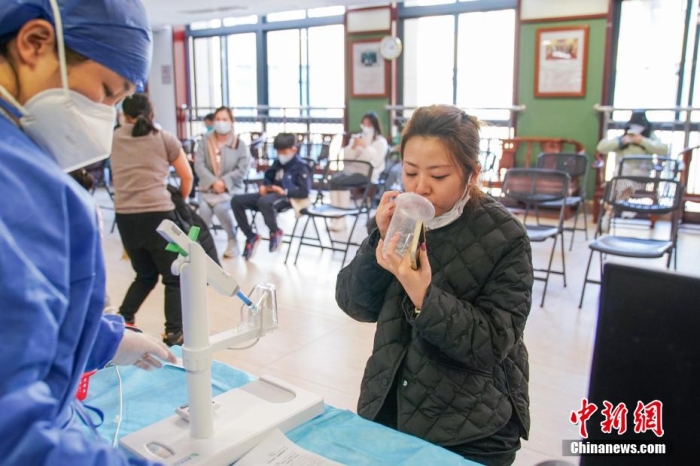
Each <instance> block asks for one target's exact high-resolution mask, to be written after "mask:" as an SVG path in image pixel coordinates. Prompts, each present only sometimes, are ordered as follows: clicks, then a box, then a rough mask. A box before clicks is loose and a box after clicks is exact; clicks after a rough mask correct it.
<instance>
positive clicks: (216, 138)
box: [195, 107, 251, 257]
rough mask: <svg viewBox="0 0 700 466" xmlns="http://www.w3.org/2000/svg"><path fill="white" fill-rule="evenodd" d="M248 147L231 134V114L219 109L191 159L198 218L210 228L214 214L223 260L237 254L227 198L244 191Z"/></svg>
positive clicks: (248, 159)
mask: <svg viewBox="0 0 700 466" xmlns="http://www.w3.org/2000/svg"><path fill="white" fill-rule="evenodd" d="M250 164H251V156H250V152H249V151H248V146H247V145H246V143H245V142H243V141H241V140H240V138H239V137H238V135H236V134H235V133H234V131H233V112H231V109H230V108H228V107H220V108H218V109H217V110H216V111H215V112H214V129H213V131H211V132H210V133H208V134H205V135H204V136H203V137H202V140H201V142H200V143H199V146H198V147H197V154H196V156H195V171H196V172H197V175H199V191H200V204H199V215H201V216H202V219H204V221H205V222H206V223H207V225H209V226H211V224H212V223H211V222H212V219H213V217H214V215H216V218H217V219H218V220H219V224H220V225H221V227H222V228H223V229H224V231H225V232H226V236H227V237H228V244H227V246H226V250H224V257H236V256H238V255H239V254H240V251H239V249H238V243H237V242H236V233H235V224H234V223H233V213H232V212H231V198H232V196H234V195H236V194H241V193H243V192H245V184H244V181H245V177H246V176H247V175H248V170H249V169H250Z"/></svg>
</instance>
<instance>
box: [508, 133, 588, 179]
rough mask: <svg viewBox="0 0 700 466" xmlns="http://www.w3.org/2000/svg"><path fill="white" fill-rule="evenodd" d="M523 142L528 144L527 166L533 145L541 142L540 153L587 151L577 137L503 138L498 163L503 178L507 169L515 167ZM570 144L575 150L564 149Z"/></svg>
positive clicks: (527, 166) (526, 153)
mask: <svg viewBox="0 0 700 466" xmlns="http://www.w3.org/2000/svg"><path fill="white" fill-rule="evenodd" d="M521 144H525V145H526V149H525V165H524V166H525V168H529V167H530V164H531V162H532V154H533V146H534V145H535V144H539V148H540V150H539V153H542V152H544V153H558V152H576V153H578V154H582V153H584V152H585V148H584V146H583V144H582V143H581V142H579V141H576V140H575V139H568V138H544V137H521V136H516V137H514V138H509V139H501V151H502V155H501V160H500V161H499V163H498V177H499V179H502V178H503V174H504V172H505V170H507V169H509V168H513V167H515V154H516V153H517V152H518V149H519V148H520V145H521ZM566 144H570V145H573V146H574V149H573V151H566V150H564V145H566Z"/></svg>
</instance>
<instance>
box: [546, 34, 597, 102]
mask: <svg viewBox="0 0 700 466" xmlns="http://www.w3.org/2000/svg"><path fill="white" fill-rule="evenodd" d="M535 47H536V49H535V97H584V96H585V95H586V71H587V65H588V26H571V27H553V28H539V29H537V32H536V41H535Z"/></svg>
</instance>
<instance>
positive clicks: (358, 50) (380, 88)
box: [350, 39, 389, 97]
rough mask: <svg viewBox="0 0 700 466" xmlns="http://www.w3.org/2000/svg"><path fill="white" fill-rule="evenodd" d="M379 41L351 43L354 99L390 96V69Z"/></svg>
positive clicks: (368, 40)
mask: <svg viewBox="0 0 700 466" xmlns="http://www.w3.org/2000/svg"><path fill="white" fill-rule="evenodd" d="M379 44H380V40H379V39H367V40H356V41H352V42H350V76H351V79H350V86H351V89H350V94H351V96H352V97H386V96H387V95H389V91H388V89H389V86H388V80H389V67H388V66H387V62H386V60H385V59H384V57H382V55H381V53H380V48H379Z"/></svg>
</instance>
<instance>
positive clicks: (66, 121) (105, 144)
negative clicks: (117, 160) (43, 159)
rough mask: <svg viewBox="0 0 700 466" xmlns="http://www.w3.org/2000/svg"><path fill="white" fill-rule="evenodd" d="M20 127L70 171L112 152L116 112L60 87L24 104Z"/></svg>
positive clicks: (48, 90)
mask: <svg viewBox="0 0 700 466" xmlns="http://www.w3.org/2000/svg"><path fill="white" fill-rule="evenodd" d="M24 110H25V111H26V115H24V116H22V117H21V118H20V120H19V124H20V126H21V127H22V129H23V130H24V132H25V133H27V136H29V137H30V138H31V139H33V140H34V142H36V143H37V144H38V145H39V146H41V147H42V148H43V149H44V150H46V151H47V152H49V153H50V154H51V155H53V156H54V157H55V158H56V161H57V162H58V165H59V166H60V167H61V168H62V169H63V170H65V171H67V172H70V171H73V170H76V169H78V168H82V167H84V166H86V165H89V164H91V163H94V162H98V161H100V160H103V159H106V158H107V157H108V156H109V154H110V152H111V151H112V135H113V132H114V121H115V116H116V113H115V110H114V107H111V106H109V105H104V104H100V103H97V102H94V101H92V100H90V99H88V98H87V97H85V96H84V95H82V94H80V93H78V92H75V91H71V90H66V89H62V88H57V89H47V90H45V91H42V92H40V93H38V94H37V95H35V96H34V97H32V98H31V99H29V100H28V101H27V103H26V104H25V105H24Z"/></svg>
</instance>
